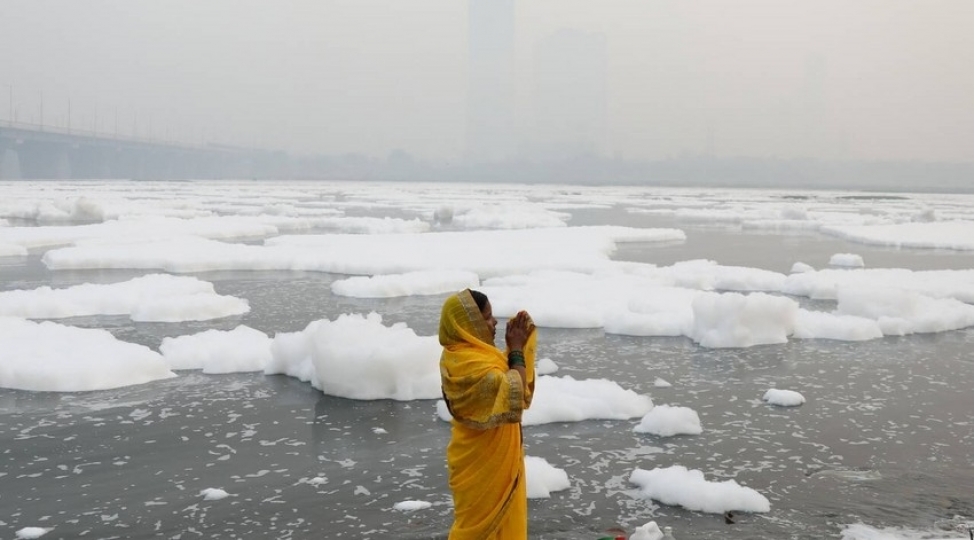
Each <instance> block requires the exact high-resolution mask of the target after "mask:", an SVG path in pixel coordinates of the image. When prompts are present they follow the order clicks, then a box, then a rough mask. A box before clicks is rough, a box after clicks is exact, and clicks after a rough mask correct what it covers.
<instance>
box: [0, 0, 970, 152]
mask: <svg viewBox="0 0 975 540" xmlns="http://www.w3.org/2000/svg"><path fill="white" fill-rule="evenodd" d="M501 4H506V5H507V6H510V10H511V12H513V19H512V21H513V23H512V25H511V27H512V33H511V37H510V38H508V39H509V45H510V55H511V57H512V63H511V70H512V75H511V78H510V80H511V81H512V82H511V86H510V87H509V88H508V89H505V90H503V92H510V93H511V95H512V98H511V100H510V104H511V105H510V113H505V114H502V115H499V116H497V117H495V118H492V120H496V121H498V122H499V123H502V124H503V123H507V124H510V125H512V126H513V127H512V128H510V129H511V130H514V136H513V137H512V140H510V141H502V142H504V144H507V145H509V147H510V149H506V150H503V151H501V150H498V151H493V150H492V151H487V152H485V155H487V156H490V154H491V153H492V152H493V153H494V154H495V155H498V156H500V155H502V154H508V155H521V156H522V157H524V158H526V159H541V158H543V157H544V151H543V150H541V149H542V148H544V147H546V146H549V147H550V146H551V145H547V144H545V139H546V138H549V139H552V137H553V135H552V134H553V133H558V130H557V128H555V127H552V128H551V129H549V131H548V132H546V130H545V129H542V128H541V126H543V125H549V126H554V125H555V124H554V123H553V122H552V118H555V117H557V116H558V114H557V113H552V114H553V115H554V116H551V117H550V118H549V119H542V118H541V117H542V116H544V113H542V112H541V109H542V108H544V107H542V105H545V106H553V107H554V105H555V104H556V103H557V102H558V98H559V97H560V95H559V94H557V93H554V92H553V91H542V90H541V88H542V87H544V86H545V85H544V84H542V83H540V81H541V80H543V79H545V77H546V75H545V73H546V71H545V70H546V69H548V67H549V64H550V63H549V62H546V61H541V62H540V61H539V58H540V57H541V56H543V55H544V53H542V52H541V51H540V49H539V48H538V47H539V45H540V44H543V43H545V40H547V39H550V38H551V37H552V36H556V35H558V34H559V33H560V32H562V33H569V34H573V33H574V34H576V35H590V36H604V38H605V43H606V45H605V47H606V53H605V58H606V67H605V72H606V75H605V84H604V88H605V96H606V97H605V116H604V120H602V121H600V120H598V116H599V114H600V113H598V112H594V111H592V110H590V111H586V110H584V109H585V107H584V106H580V108H579V109H578V110H576V111H572V113H573V115H575V116H576V117H577V118H576V120H578V122H577V123H578V124H579V125H588V126H596V127H593V128H591V131H593V132H597V133H593V134H592V135H593V137H591V139H592V140H593V141H595V142H594V143H593V146H592V148H596V153H597V154H599V155H603V156H605V157H607V158H618V159H626V160H651V161H652V160H660V159H668V158H675V157H680V156H695V155H700V156H714V157H716V158H733V157H749V158H771V159H844V160H845V159H850V160H867V161H870V160H918V161H932V162H938V161H943V162H971V161H972V148H973V129H972V128H973V99H972V97H973V76H972V73H973V48H972V20H973V7H972V4H971V3H970V2H962V1H955V0H949V1H946V2H938V3H916V2H907V1H900V0H892V1H889V2H879V1H867V2H859V3H856V4H848V3H844V2H839V1H826V2H820V3H816V4H808V3H805V2H798V1H786V2H771V1H768V2H758V3H753V4H749V5H742V6H728V5H725V4H723V3H720V2H703V3H696V4H694V5H688V4H685V3H680V2H668V1H664V2H654V3H642V2H635V1H629V0H623V1H621V2H619V3H615V4H614V5H613V6H610V7H606V8H601V9H595V8H594V7H592V6H590V5H588V4H585V3H582V2H579V1H576V0H565V1H561V2H555V1H539V2H531V3H529V2H514V1H511V0H509V1H508V2H507V3H504V2H503V3H501ZM505 9H509V8H508V7H505ZM4 11H5V15H6V16H5V17H4V18H3V19H2V20H0V48H2V49H3V50H6V51H15V52H14V54H8V55H3V57H2V58H0V119H3V120H7V121H9V120H14V119H16V120H17V121H21V122H37V121H39V120H40V116H41V115H43V118H44V123H45V124H48V125H62V126H67V125H69V124H70V126H71V128H72V129H92V130H96V131H99V132H103V133H113V132H116V131H117V132H119V133H121V134H127V135H139V136H149V137H153V138H159V139H164V140H177V141H184V142H189V143H196V142H204V141H216V142H221V143H226V144H236V145H241V146H250V147H262V148H269V149H280V150H284V151H288V152H293V153H298V154H302V153H304V154H315V153H323V154H332V155H342V154H349V153H357V154H362V155H364V156H369V157H374V158H385V157H387V156H390V155H391V154H392V153H394V152H400V153H407V154H411V155H413V156H415V157H416V158H417V159H420V160H424V161H428V162H430V163H431V164H434V165H437V164H441V165H447V164H452V163H457V162H458V161H464V160H466V159H467V158H468V157H470V156H472V155H475V154H476V153H477V152H478V151H483V150H488V149H487V148H480V147H481V146H483V145H479V144H477V143H473V145H472V144H471V142H470V141H471V136H472V133H470V126H471V115H472V111H471V104H472V103H476V102H477V100H478V96H477V95H476V94H477V92H478V91H489V90H490V88H487V87H486V86H485V85H480V84H478V83H476V82H472V69H471V62H472V61H473V60H474V59H472V58H471V56H470V54H471V43H472V39H474V40H476V37H474V36H472V35H470V26H471V16H472V11H471V10H470V9H469V8H468V4H467V3H456V2H446V1H441V0H423V1H418V2H417V3H412V4H410V5H409V6H402V5H397V4H386V3H383V2H378V1H376V2H365V3H355V4H348V3H342V2H316V3H312V2H304V1H295V2H292V3H288V4H283V5H274V6H272V5H270V4H263V3H260V2H249V3H242V4H240V3H235V2H229V1H223V0H214V1H213V2H208V3H206V4H202V5H197V4H195V3H192V2H182V1H174V2H166V3H163V2H146V3H139V4H129V3H125V2H115V1H110V0H102V1H98V2H91V3H84V4H78V3H73V2H67V1H65V0H45V1H44V2H37V3H6V4H5V6H4ZM509 45H505V47H508V46H509ZM506 54H507V53H506ZM579 64H580V66H581V65H582V64H583V62H582V61H581V59H580V62H579ZM589 65H590V66H598V62H595V63H593V62H590V63H589ZM587 71H598V69H594V68H591V67H590V68H581V69H580V70H579V73H583V74H586V72H587ZM575 77H576V78H575V79H572V77H570V76H567V77H566V78H565V80H566V81H572V80H576V81H588V82H592V83H593V85H594V86H595V87H597V88H596V89H590V90H587V91H586V92H588V94H587V95H590V96H596V97H594V98H593V99H594V100H595V101H601V98H600V97H598V96H599V95H600V92H601V90H599V89H598V87H599V86H600V85H599V84H598V82H599V77H598V76H595V75H593V76H591V77H588V78H581V77H579V76H578V74H577V75H575ZM552 84H554V85H555V87H558V85H559V84H562V85H563V86H564V85H566V84H572V83H565V82H562V83H558V82H555V83H552ZM581 86H582V84H576V85H575V86H574V89H575V90H577V91H578V95H579V96H582V95H583V94H584V93H585V92H583V91H582V89H581ZM549 98H551V99H549ZM566 99H567V100H568V101H569V103H572V102H573V99H574V100H575V101H576V102H581V103H584V102H586V101H587V100H588V98H581V97H577V98H572V99H569V98H566ZM597 108H598V107H597ZM69 110H70V114H69V112H68V111H69ZM495 110H500V109H498V108H496V109H495ZM556 110H557V109H556ZM562 110H563V111H565V110H568V109H567V108H566V106H564V105H563V106H562ZM584 116H586V117H588V118H590V119H591V120H590V121H588V124H586V122H583V121H582V120H581V118H582V117H584ZM506 117H507V118H506ZM592 119H594V120H592ZM600 123H604V125H605V133H604V134H599V133H598V131H599V127H598V126H599V124H600ZM475 124H476V122H475ZM502 131H504V130H502ZM566 135H567V134H566ZM494 139H495V142H496V143H498V142H499V139H500V138H499V137H494ZM575 140H576V141H579V140H581V138H580V137H579V136H578V134H576V135H575ZM472 146H473V149H474V152H471V150H470V147H472ZM519 149H520V152H521V154H519V153H518V152H519ZM536 150H537V151H536Z"/></svg>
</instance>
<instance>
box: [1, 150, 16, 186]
mask: <svg viewBox="0 0 975 540" xmlns="http://www.w3.org/2000/svg"><path fill="white" fill-rule="evenodd" d="M20 178H21V173H20V154H18V153H17V149H16V148H15V147H13V146H6V147H4V146H0V180H20Z"/></svg>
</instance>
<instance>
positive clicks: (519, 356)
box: [508, 351, 525, 368]
mask: <svg viewBox="0 0 975 540" xmlns="http://www.w3.org/2000/svg"><path fill="white" fill-rule="evenodd" d="M515 366H521V367H525V353H523V352H521V351H511V352H509V353H508V367H509V368H511V367H515Z"/></svg>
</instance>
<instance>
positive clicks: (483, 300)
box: [470, 289, 488, 312]
mask: <svg viewBox="0 0 975 540" xmlns="http://www.w3.org/2000/svg"><path fill="white" fill-rule="evenodd" d="M470 291H471V296H472V297H473V298H474V303H475V304H477V309H479V310H481V311H482V312H483V311H484V306H487V302H488V298H487V296H486V295H485V294H484V293H482V292H481V291H475V290H474V289H470Z"/></svg>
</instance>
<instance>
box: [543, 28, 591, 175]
mask: <svg viewBox="0 0 975 540" xmlns="http://www.w3.org/2000/svg"><path fill="white" fill-rule="evenodd" d="M534 57H535V65H534V74H535V75H534V78H535V80H534V93H533V95H534V98H533V107H532V109H533V128H532V134H531V140H532V146H533V153H535V154H540V155H542V156H545V157H550V158H565V157H570V156H573V155H579V154H603V153H605V151H606V129H607V126H606V123H607V122H606V118H607V111H606V109H607V100H608V98H607V88H606V86H607V85H606V79H607V64H608V61H607V52H606V36H605V35H604V34H601V33H598V32H583V31H581V30H574V29H561V30H558V31H557V32H555V33H553V34H550V35H548V36H546V37H545V38H543V39H541V40H540V41H539V42H538V44H537V45H536V47H535V55H534Z"/></svg>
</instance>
